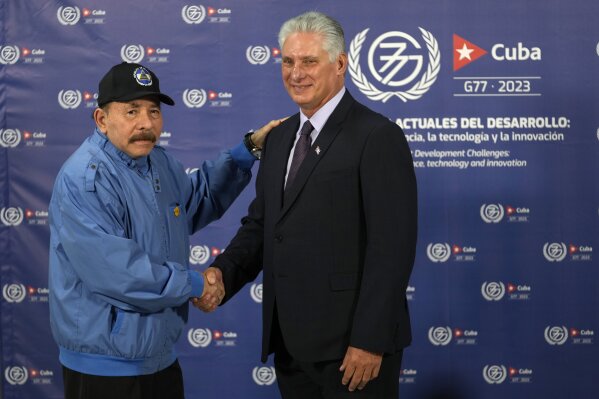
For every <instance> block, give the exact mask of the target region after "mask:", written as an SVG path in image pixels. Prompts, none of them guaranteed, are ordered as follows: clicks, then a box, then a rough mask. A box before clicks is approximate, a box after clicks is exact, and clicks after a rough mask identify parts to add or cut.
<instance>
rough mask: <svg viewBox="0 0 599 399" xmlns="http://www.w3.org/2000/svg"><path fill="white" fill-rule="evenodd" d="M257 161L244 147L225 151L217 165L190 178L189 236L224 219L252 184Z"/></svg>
mask: <svg viewBox="0 0 599 399" xmlns="http://www.w3.org/2000/svg"><path fill="white" fill-rule="evenodd" d="M255 160H256V158H255V157H254V156H253V155H252V154H250V153H249V151H248V150H247V149H246V148H245V145H243V143H240V144H239V145H237V146H236V147H234V148H233V149H231V150H227V151H223V152H221V153H220V154H219V156H218V158H217V159H216V160H213V161H204V163H203V164H202V166H201V167H200V168H198V169H197V170H195V171H194V172H192V173H190V174H189V178H190V179H191V186H190V191H189V192H188V193H187V194H186V200H185V208H186V212H187V215H188V223H189V233H190V234H192V233H195V232H197V231H198V230H200V229H201V228H202V227H204V226H206V225H207V224H209V223H210V222H212V221H214V220H216V219H218V218H220V217H221V216H222V215H223V214H224V213H225V211H226V210H227V209H228V208H229V206H231V204H232V203H233V201H235V199H236V198H237V197H238V196H239V194H240V193H241V192H242V191H243V189H244V188H245V187H246V186H247V185H248V183H249V182H250V180H251V177H252V172H251V167H252V165H253V163H254V161H255Z"/></svg>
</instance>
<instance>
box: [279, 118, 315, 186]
mask: <svg viewBox="0 0 599 399" xmlns="http://www.w3.org/2000/svg"><path fill="white" fill-rule="evenodd" d="M312 130H314V128H313V127H312V124H311V123H310V121H309V120H307V121H306V122H304V126H302V130H300V136H299V139H297V143H295V149H294V150H293V158H292V159H291V166H290V167H289V173H288V174H287V183H286V184H285V187H289V186H290V185H291V183H292V182H293V179H294V178H295V175H296V174H297V171H298V170H299V167H300V165H301V164H302V161H303V160H304V158H305V157H306V154H308V151H309V150H310V146H311V143H310V133H312Z"/></svg>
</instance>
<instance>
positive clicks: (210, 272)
mask: <svg viewBox="0 0 599 399" xmlns="http://www.w3.org/2000/svg"><path fill="white" fill-rule="evenodd" d="M203 276H204V291H203V292H202V296H201V297H200V298H193V299H192V300H191V302H192V303H193V305H194V306H195V307H196V308H198V309H201V310H203V311H204V312H213V311H214V310H216V308H217V307H218V305H220V303H221V302H222V300H223V298H224V297H225V285H224V283H223V274H222V272H221V271H220V269H217V268H215V267H209V268H208V269H206V270H205V271H204V274H203Z"/></svg>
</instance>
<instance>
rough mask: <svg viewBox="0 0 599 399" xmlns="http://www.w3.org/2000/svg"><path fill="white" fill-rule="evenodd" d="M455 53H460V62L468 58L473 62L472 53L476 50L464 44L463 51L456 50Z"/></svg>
mask: <svg viewBox="0 0 599 399" xmlns="http://www.w3.org/2000/svg"><path fill="white" fill-rule="evenodd" d="M455 51H457V52H458V53H460V59H459V60H458V61H462V60H463V59H464V58H468V59H469V60H470V61H472V58H470V53H472V52H473V51H474V49H470V48H468V47H467V46H466V43H464V46H463V47H462V48H461V49H459V48H456V49H455Z"/></svg>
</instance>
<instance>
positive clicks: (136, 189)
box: [49, 130, 254, 376]
mask: <svg viewBox="0 0 599 399" xmlns="http://www.w3.org/2000/svg"><path fill="white" fill-rule="evenodd" d="M253 161H254V157H253V156H252V155H251V154H250V153H249V152H248V151H247V150H246V148H245V147H244V146H243V144H239V145H238V146H237V147H235V148H233V149H232V150H230V151H224V152H222V153H221V154H220V156H219V157H218V159H217V160H215V161H213V162H208V161H206V162H204V163H203V165H202V167H201V168H200V169H199V170H197V171H196V172H193V173H191V174H189V175H188V174H186V173H185V170H184V169H183V166H182V165H181V164H180V163H179V162H178V161H176V160H175V159H174V158H173V157H172V156H171V155H169V154H168V153H167V152H166V151H165V150H164V149H163V148H161V147H159V146H157V147H155V148H154V149H153V150H152V152H151V153H150V155H148V156H147V157H142V158H138V159H132V158H131V157H129V156H128V155H126V154H125V153H123V152H122V151H120V150H118V149H117V148H116V147H114V146H113V145H112V143H111V142H110V141H109V140H107V139H106V136H105V135H104V134H102V133H101V132H99V131H98V130H96V131H94V133H93V134H92V135H91V136H90V137H88V138H87V139H86V140H85V141H84V142H83V144H82V145H81V146H80V147H79V148H78V149H77V150H76V151H75V153H73V155H72V156H71V157H70V158H69V159H68V160H67V161H66V162H65V164H64V165H63V167H62V169H61V170H60V172H59V174H58V176H57V178H56V182H55V185H54V190H53V193H52V199H51V200H50V206H49V216H50V268H49V288H50V325H51V328H52V334H53V336H54V339H55V340H56V342H57V343H58V346H59V348H60V361H61V363H62V364H63V365H64V366H66V367H68V368H70V369H72V370H76V371H79V372H82V373H86V374H94V375H104V376H128V375H142V374H151V373H155V372H157V371H160V370H162V369H164V368H166V367H168V366H169V365H170V364H172V363H173V362H174V361H175V360H176V354H175V352H174V344H175V342H176V341H177V339H178V338H179V336H180V335H181V332H182V329H183V327H184V324H185V323H186V321H187V313H188V300H189V298H190V297H193V296H200V295H201V293H202V291H203V280H202V278H201V277H200V275H199V273H197V272H192V271H190V270H189V235H190V234H192V233H194V232H196V231H198V230H199V229H200V228H202V227H203V226H205V225H207V224H208V223H210V222H211V221H213V220H215V219H217V218H219V217H220V216H221V215H222V214H223V213H224V212H225V210H226V209H227V208H228V207H229V205H231V203H232V202H233V201H234V199H235V198H236V197H237V196H238V195H239V193H240V192H241V191H242V190H243V188H244V187H245V186H246V185H247V184H248V182H249V180H250V178H251V171H250V168H251V166H252V164H253Z"/></svg>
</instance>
